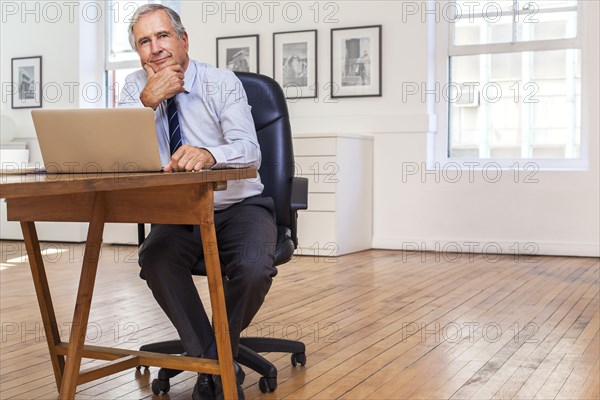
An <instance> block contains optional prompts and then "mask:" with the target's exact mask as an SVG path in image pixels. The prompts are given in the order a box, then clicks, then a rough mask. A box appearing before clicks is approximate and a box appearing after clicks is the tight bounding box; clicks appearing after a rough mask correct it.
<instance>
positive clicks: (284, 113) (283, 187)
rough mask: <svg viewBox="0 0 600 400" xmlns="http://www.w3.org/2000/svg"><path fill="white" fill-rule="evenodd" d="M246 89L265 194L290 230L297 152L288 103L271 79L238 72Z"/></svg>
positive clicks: (278, 222) (278, 218) (278, 220)
mask: <svg viewBox="0 0 600 400" xmlns="http://www.w3.org/2000/svg"><path fill="white" fill-rule="evenodd" d="M235 74H236V75H237V77H238V78H239V80H240V81H241V82H242V85H243V86H244V90H245V91H246V96H247V97H248V104H250V106H251V107H252V117H253V118H254V126H255V127H256V134H257V136H258V142H259V144H260V151H261V153H262V163H261V167H260V169H259V173H260V178H261V181H262V183H263V184H264V185H265V188H264V191H263V194H264V195H266V196H270V197H272V198H273V201H274V202H275V209H276V213H277V225H278V226H284V227H287V228H291V225H292V221H291V218H292V212H291V208H290V206H291V197H292V182H293V179H294V169H295V165H294V150H293V147H292V128H291V126H290V118H289V114H288V108H287V103H286V101H285V96H284V94H283V90H282V89H281V87H280V86H279V84H278V83H277V82H276V81H274V80H273V79H271V78H269V77H268V76H264V75H259V74H253V73H248V72H236V73H235Z"/></svg>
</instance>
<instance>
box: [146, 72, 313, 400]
mask: <svg viewBox="0 0 600 400" xmlns="http://www.w3.org/2000/svg"><path fill="white" fill-rule="evenodd" d="M236 75H237V77H238V78H239V79H240V81H241V82H242V85H243V86H244V89H245V91H246V94H247V96H248V103H249V104H250V105H251V106H252V117H253V118H254V125H255V127H256V133H257V136H258V142H259V144H260V150H261V153H262V163H261V167H260V169H259V173H260V177H261V180H262V182H263V184H264V186H265V188H264V191H263V194H264V195H266V196H271V197H272V198H273V200H274V202H275V209H276V213H277V245H276V249H275V266H278V265H281V264H284V263H286V262H288V261H289V260H290V259H291V258H292V256H293V253H294V250H295V249H296V247H297V246H298V239H297V229H296V220H297V214H298V210H305V209H306V208H307V197H308V179H306V178H299V177H294V170H295V165H294V151H293V148H292V130H291V127H290V120H289V115H288V109H287V103H286V101H285V96H284V94H283V91H282V90H281V87H279V85H278V84H277V82H275V81H274V80H273V79H271V78H269V77H267V76H264V75H259V74H252V73H246V72H237V73H236ZM139 228H140V230H139V240H140V244H141V242H142V241H143V238H144V227H143V225H140V227H139ZM140 350H143V351H152V352H158V353H168V354H182V353H183V352H184V349H183V347H182V345H181V342H180V341H178V340H173V341H168V342H161V343H153V344H148V345H144V346H142V347H141V349H140ZM264 352H282V353H291V362H292V365H293V366H296V365H297V364H301V365H305V363H306V355H305V347H304V343H302V342H299V341H294V340H287V339H277V338H262V337H242V338H240V346H239V352H238V353H239V354H238V358H237V361H238V362H239V363H240V364H242V365H245V366H246V367H248V368H251V369H253V370H254V371H256V372H258V373H259V374H260V375H262V377H261V378H260V380H259V388H260V390H261V391H262V392H263V393H266V392H267V391H274V390H275V389H276V388H277V369H276V368H275V366H274V365H273V364H272V363H271V362H269V361H268V360H267V359H265V358H264V357H263V356H261V355H260V354H258V353H264ZM179 372H181V371H175V370H169V369H166V368H162V369H161V370H160V371H159V372H158V378H157V379H154V381H153V382H152V391H153V392H154V394H159V393H160V392H161V391H162V392H165V393H166V392H168V391H169V388H170V384H169V378H172V377H173V376H175V375H177V374H178V373H179Z"/></svg>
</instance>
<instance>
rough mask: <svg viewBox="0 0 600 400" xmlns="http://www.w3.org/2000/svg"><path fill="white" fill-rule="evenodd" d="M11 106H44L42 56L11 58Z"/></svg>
mask: <svg viewBox="0 0 600 400" xmlns="http://www.w3.org/2000/svg"><path fill="white" fill-rule="evenodd" d="M11 77H12V82H11V87H12V96H11V107H12V108H41V107H42V56H34V57H16V58H12V59H11Z"/></svg>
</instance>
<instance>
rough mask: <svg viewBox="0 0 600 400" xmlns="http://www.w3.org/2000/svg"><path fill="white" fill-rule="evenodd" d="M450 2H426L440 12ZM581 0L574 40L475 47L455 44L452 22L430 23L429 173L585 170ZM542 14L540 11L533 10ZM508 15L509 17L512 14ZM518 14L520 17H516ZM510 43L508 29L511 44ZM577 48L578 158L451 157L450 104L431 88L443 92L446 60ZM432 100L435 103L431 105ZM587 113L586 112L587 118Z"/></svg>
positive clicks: (447, 75)
mask: <svg viewBox="0 0 600 400" xmlns="http://www.w3.org/2000/svg"><path fill="white" fill-rule="evenodd" d="M448 1H454V0H430V2H432V3H434V4H435V6H436V7H438V8H439V7H443V5H444V4H443V3H445V2H448ZM572 9H573V8H572V7H561V8H556V9H553V10H552V11H571V10H572ZM586 11H587V5H586V2H585V1H581V0H579V1H578V3H577V36H576V37H575V38H569V39H551V40H533V41H526V42H508V43H491V44H476V45H460V46H455V45H454V29H453V26H452V22H450V21H448V20H447V19H445V18H440V19H439V20H438V21H432V20H429V22H428V23H429V24H430V26H429V33H430V38H429V46H430V62H431V63H434V66H433V69H434V70H435V72H434V73H433V74H430V77H429V81H428V84H427V86H428V87H429V89H430V90H429V91H428V92H427V94H426V98H427V106H428V111H429V112H430V113H433V114H434V118H433V121H434V122H433V123H432V126H431V128H430V131H429V132H428V146H429V151H428V152H427V154H428V155H427V166H428V168H430V169H439V168H449V169H453V168H469V169H484V168H486V167H487V166H489V165H493V166H494V167H499V168H501V169H507V170H508V169H512V170H514V169H515V168H519V169H526V168H530V167H531V165H534V166H535V167H536V168H537V169H539V170H556V171H569V170H574V171H581V170H587V169H588V167H589V147H588V139H589V132H588V125H589V123H588V121H587V119H588V118H589V115H588V114H589V110H587V109H586V107H585V103H587V102H588V99H589V98H590V94H589V93H590V90H589V88H587V87H586V85H585V82H586V81H587V76H586V75H588V74H589V72H586V67H585V65H586V64H585V62H586V59H587V54H586V53H587V46H586V45H587V40H586V36H585V32H586V29H587V23H588V21H587V19H586V16H587V15H588V13H587V12H586ZM538 12H542V10H540V11H538ZM511 14H513V13H512V12H511ZM519 15H521V14H519ZM514 38H515V35H514V30H513V39H514ZM566 49H579V50H580V51H581V82H582V85H581V132H580V135H581V139H580V143H581V145H580V146H581V147H580V157H579V158H573V159H566V158H524V157H523V158H480V157H461V158H456V157H450V156H449V140H450V129H449V120H450V107H449V102H448V101H445V100H444V99H443V98H441V97H442V96H440V95H439V93H435V91H434V89H436V83H437V84H438V86H439V87H447V85H449V83H450V58H451V57H454V56H464V55H478V54H498V53H520V52H525V51H547V50H566ZM436 97H437V98H441V99H439V101H437V100H436ZM586 110H587V113H586Z"/></svg>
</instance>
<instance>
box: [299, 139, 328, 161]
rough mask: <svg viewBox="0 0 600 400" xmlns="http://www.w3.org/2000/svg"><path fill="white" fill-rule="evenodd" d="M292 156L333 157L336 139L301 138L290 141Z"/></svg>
mask: <svg viewBox="0 0 600 400" xmlns="http://www.w3.org/2000/svg"><path fill="white" fill-rule="evenodd" d="M292 140H293V143H294V155H295V156H296V157H297V156H333V155H335V154H336V150H335V149H336V141H337V138H334V137H326V138H301V137H295V138H293V139H292Z"/></svg>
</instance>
